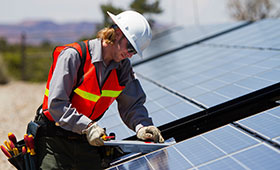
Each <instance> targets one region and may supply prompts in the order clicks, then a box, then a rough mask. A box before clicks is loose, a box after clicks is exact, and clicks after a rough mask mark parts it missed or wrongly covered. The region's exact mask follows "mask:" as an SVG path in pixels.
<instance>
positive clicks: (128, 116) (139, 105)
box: [117, 60, 153, 131]
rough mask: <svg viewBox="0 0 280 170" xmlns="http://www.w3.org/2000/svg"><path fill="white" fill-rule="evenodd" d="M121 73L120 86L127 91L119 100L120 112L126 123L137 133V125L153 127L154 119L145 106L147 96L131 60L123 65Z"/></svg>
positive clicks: (123, 92)
mask: <svg viewBox="0 0 280 170" xmlns="http://www.w3.org/2000/svg"><path fill="white" fill-rule="evenodd" d="M121 64H122V65H121V67H122V70H121V73H120V75H119V79H120V84H121V85H124V84H125V85H126V87H125V89H124V90H123V91H122V93H121V94H120V95H119V97H118V98H117V102H118V110H119V113H120V116H121V118H122V120H123V121H124V123H125V124H126V125H127V126H128V127H129V128H130V129H132V130H134V131H135V128H136V126H137V125H139V124H141V125H143V126H149V125H153V122H152V119H151V118H150V117H149V115H148V111H147V109H146V107H145V106H144V103H145V101H146V95H145V93H144V91H143V89H142V87H141V84H140V82H139V80H137V79H136V78H135V77H134V75H133V70H132V67H131V64H130V61H129V60H126V61H124V62H123V63H121Z"/></svg>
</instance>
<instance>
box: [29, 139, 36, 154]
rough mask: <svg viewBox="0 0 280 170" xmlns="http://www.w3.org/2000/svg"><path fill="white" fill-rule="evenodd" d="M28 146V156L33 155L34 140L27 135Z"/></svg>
mask: <svg viewBox="0 0 280 170" xmlns="http://www.w3.org/2000/svg"><path fill="white" fill-rule="evenodd" d="M28 144H29V147H30V155H35V154H36V153H35V150H34V148H35V146H34V138H33V136H32V135H29V136H28Z"/></svg>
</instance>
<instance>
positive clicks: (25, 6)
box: [0, 0, 233, 26]
mask: <svg viewBox="0 0 280 170" xmlns="http://www.w3.org/2000/svg"><path fill="white" fill-rule="evenodd" d="M150 1H154V0H150ZM109 2H111V3H112V4H113V5H114V6H116V7H121V8H124V9H129V4H130V3H131V2H132V0H45V1H43V0H1V6H0V24H17V23H20V22H22V21H26V20H51V21H54V22H56V23H67V22H80V21H89V22H101V21H102V20H103V16H102V14H101V10H100V5H101V4H106V3H109ZM227 2H228V0H160V4H161V8H162V9H163V13H162V14H160V15H152V17H153V18H154V19H155V20H156V21H158V22H160V23H167V24H174V25H176V26H177V25H194V24H200V25H205V24H206V25H207V24H218V23H226V22H233V20H232V19H231V18H230V17H229V14H228V12H227V7H226V4H227Z"/></svg>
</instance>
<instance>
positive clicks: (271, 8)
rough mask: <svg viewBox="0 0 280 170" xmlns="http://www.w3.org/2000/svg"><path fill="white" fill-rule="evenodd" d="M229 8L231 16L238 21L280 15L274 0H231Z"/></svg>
mask: <svg viewBox="0 0 280 170" xmlns="http://www.w3.org/2000/svg"><path fill="white" fill-rule="evenodd" d="M228 8H229V12H230V15H231V17H232V18H233V19H235V20H238V21H241V20H249V21H257V20H261V19H264V18H270V17H279V16H280V12H279V9H278V10H277V9H276V8H277V6H276V5H275V1H273V0H229V2H228Z"/></svg>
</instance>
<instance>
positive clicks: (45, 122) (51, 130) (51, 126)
mask: <svg viewBox="0 0 280 170" xmlns="http://www.w3.org/2000/svg"><path fill="white" fill-rule="evenodd" d="M39 112H40V111H39ZM38 114H39V116H36V117H35V120H34V122H35V123H37V124H38V125H39V126H40V127H39V128H38V131H37V134H36V137H37V138H39V137H61V138H64V139H69V140H75V141H79V142H87V138H86V135H80V134H77V133H74V132H71V131H68V130H65V129H63V128H61V127H59V126H57V125H55V122H53V121H50V120H49V119H48V118H47V117H46V116H45V115H44V114H43V113H38V111H37V115H38Z"/></svg>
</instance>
